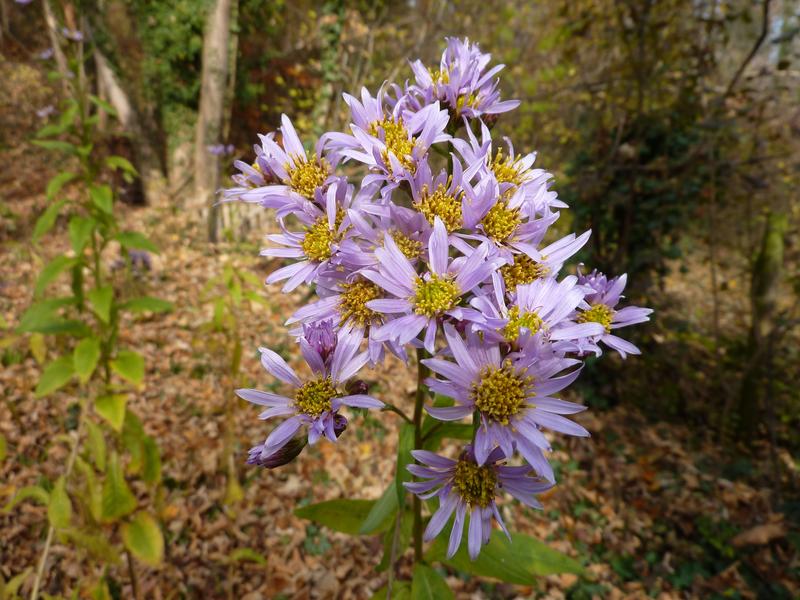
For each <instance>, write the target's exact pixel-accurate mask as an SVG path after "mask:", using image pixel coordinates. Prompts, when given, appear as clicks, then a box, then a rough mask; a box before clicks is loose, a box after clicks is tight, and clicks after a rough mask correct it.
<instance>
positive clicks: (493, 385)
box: [471, 361, 534, 425]
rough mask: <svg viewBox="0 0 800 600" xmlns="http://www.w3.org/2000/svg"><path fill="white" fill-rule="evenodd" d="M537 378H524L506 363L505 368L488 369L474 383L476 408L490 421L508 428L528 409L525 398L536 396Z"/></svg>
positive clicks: (491, 367) (488, 367)
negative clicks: (532, 386) (511, 422)
mask: <svg viewBox="0 0 800 600" xmlns="http://www.w3.org/2000/svg"><path fill="white" fill-rule="evenodd" d="M532 383H533V377H531V376H529V375H528V376H524V377H523V376H521V375H520V374H519V373H518V372H517V371H516V370H515V369H514V367H513V366H512V365H511V363H510V362H509V361H506V362H505V363H504V364H503V366H502V367H499V368H498V367H494V366H491V365H489V366H486V367H484V368H483V369H482V370H481V372H480V377H479V378H478V380H477V381H476V382H475V383H473V384H472V390H471V391H472V398H473V400H474V401H475V407H476V408H477V409H478V410H480V411H481V413H483V414H484V415H485V416H487V417H489V418H490V419H492V420H494V421H497V422H498V423H501V424H502V425H508V421H509V419H510V418H511V417H513V416H514V415H516V414H517V413H518V412H519V411H520V410H522V408H523V407H524V406H525V398H528V397H530V396H533V395H534V393H533V390H531V389H530V386H531V384H532Z"/></svg>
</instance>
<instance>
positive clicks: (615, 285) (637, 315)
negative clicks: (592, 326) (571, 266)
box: [575, 269, 653, 358]
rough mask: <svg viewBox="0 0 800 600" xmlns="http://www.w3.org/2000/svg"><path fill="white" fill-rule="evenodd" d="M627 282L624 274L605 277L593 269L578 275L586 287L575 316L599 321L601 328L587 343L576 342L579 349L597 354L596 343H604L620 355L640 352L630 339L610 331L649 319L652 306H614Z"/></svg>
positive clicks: (585, 320) (585, 321)
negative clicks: (624, 338)
mask: <svg viewBox="0 0 800 600" xmlns="http://www.w3.org/2000/svg"><path fill="white" fill-rule="evenodd" d="M627 281H628V276H627V275H625V274H623V275H620V276H619V277H614V278H612V279H608V278H606V276H605V275H603V274H602V273H600V272H598V271H597V270H596V269H595V270H594V271H592V272H591V273H589V274H588V275H580V276H579V277H578V283H579V284H580V285H582V286H585V288H586V289H587V292H588V293H587V294H586V296H585V298H584V301H583V302H581V304H580V306H579V309H580V310H579V311H578V313H577V315H576V316H575V318H576V320H577V321H578V322H579V323H599V324H600V325H601V326H602V327H603V329H604V331H603V332H602V333H601V334H599V335H595V336H592V337H590V338H589V339H588V340H587V344H583V345H582V344H579V348H580V350H582V351H585V350H587V349H588V350H590V351H594V352H595V353H596V354H598V355H599V354H601V350H600V348H599V346H598V345H597V344H598V342H603V343H604V344H606V345H607V346H608V347H609V348H612V349H614V350H616V351H617V352H619V354H620V356H621V357H622V358H625V357H626V356H627V355H628V354H641V351H640V350H639V349H638V348H637V347H636V346H634V345H633V344H631V343H630V342H629V341H627V340H623V339H622V338H621V337H617V336H616V335H612V334H611V331H612V330H613V329H619V328H620V327H627V326H628V325H635V324H637V323H644V322H645V321H649V320H650V316H649V315H650V314H651V313H652V312H653V309H652V308H641V307H639V306H626V307H625V308H621V309H619V310H616V309H615V307H616V306H617V304H619V301H620V299H621V298H622V297H623V296H622V292H623V290H624V289H625V284H626V283H627Z"/></svg>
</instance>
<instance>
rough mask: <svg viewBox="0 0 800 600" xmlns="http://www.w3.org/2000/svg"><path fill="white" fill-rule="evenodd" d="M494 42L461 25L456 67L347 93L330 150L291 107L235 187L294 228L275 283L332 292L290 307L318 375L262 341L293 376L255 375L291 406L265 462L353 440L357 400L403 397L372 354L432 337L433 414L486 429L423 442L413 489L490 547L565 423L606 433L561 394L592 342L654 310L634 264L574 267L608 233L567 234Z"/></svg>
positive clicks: (266, 395) (288, 230)
mask: <svg viewBox="0 0 800 600" xmlns="http://www.w3.org/2000/svg"><path fill="white" fill-rule="evenodd" d="M489 60H490V56H489V55H488V54H484V53H482V52H481V51H480V50H479V48H478V47H477V46H476V45H475V44H472V43H470V42H469V41H468V40H458V39H449V40H448V41H447V48H446V50H445V52H444V54H443V56H442V60H441V62H440V64H439V67H438V68H437V69H435V70H432V69H429V68H427V67H426V66H425V65H423V64H422V63H421V62H420V61H416V62H414V63H412V65H411V67H412V70H413V73H414V76H415V82H414V83H413V84H411V83H407V84H406V85H405V86H403V87H401V86H398V85H394V84H386V85H384V86H383V87H382V88H381V89H380V90H379V91H378V92H377V94H376V95H372V94H371V93H370V92H369V91H367V90H366V89H364V90H362V91H361V94H360V98H356V97H354V96H350V95H347V94H345V95H344V99H345V101H346V103H347V105H348V107H349V109H350V114H351V123H350V127H349V132H328V133H325V134H324V135H322V136H321V137H320V139H319V140H318V141H317V143H316V144H315V146H314V150H313V151H307V150H306V146H304V144H303V142H302V141H301V140H300V138H299V137H298V135H297V132H296V131H295V129H294V127H293V126H292V123H291V121H290V120H289V118H288V117H286V116H284V117H283V119H282V125H281V127H280V130H279V132H277V133H270V134H267V135H261V136H260V144H259V145H257V146H255V160H254V161H253V162H252V163H250V164H248V163H245V162H242V161H236V162H235V163H234V164H235V166H236V167H237V168H238V171H239V172H238V174H236V175H235V176H234V182H235V186H234V187H232V188H230V189H228V190H226V191H225V198H226V200H228V201H232V200H239V201H243V202H249V203H257V204H260V205H261V206H262V207H264V208H268V209H272V210H274V211H275V214H276V215H277V221H278V225H279V227H280V230H281V233H278V234H272V235H268V236H267V238H268V240H269V241H270V242H271V243H272V244H271V246H270V247H269V248H267V249H265V250H263V251H262V255H264V256H270V257H275V258H279V259H289V263H288V264H287V265H286V266H283V267H282V268H279V269H277V270H276V271H274V272H273V273H272V274H270V275H269V277H268V278H267V283H268V284H273V283H278V282H281V283H282V289H283V291H284V292H289V291H291V290H294V289H295V288H297V287H298V286H300V285H302V284H307V285H308V284H313V285H314V290H315V293H316V295H317V298H316V299H315V300H314V301H312V302H310V303H309V304H307V305H305V306H303V307H301V308H300V309H299V310H297V312H296V313H295V314H294V315H292V316H291V318H290V319H289V320H288V322H287V324H288V325H291V327H292V328H291V333H292V334H293V335H294V336H295V337H296V338H297V341H298V343H299V345H300V350H301V352H302V355H303V358H304V359H305V361H306V363H307V364H308V367H309V369H308V371H309V372H310V373H311V375H310V376H309V377H308V378H306V379H301V378H300V377H299V376H298V375H297V373H296V372H295V371H293V370H292V369H291V368H290V367H289V366H288V365H287V364H286V362H285V361H284V360H283V359H282V358H281V357H280V356H279V355H278V354H276V353H275V352H273V351H272V350H269V349H267V348H262V349H261V359H262V362H263V365H264V367H265V368H266V369H267V371H269V372H270V373H271V374H272V375H273V376H274V377H276V378H277V379H279V380H280V381H282V382H284V383H285V384H287V385H288V386H289V387H290V388H291V389H292V392H291V394H289V395H287V396H282V395H278V394H275V393H271V392H263V391H257V390H249V389H248V390H239V391H238V393H239V395H240V396H241V397H242V398H244V399H246V400H249V401H250V402H253V403H255V404H260V405H262V406H265V407H266V410H264V412H262V413H261V418H263V419H269V418H272V417H285V420H284V421H283V422H282V423H281V424H280V425H278V426H277V427H276V428H275V429H274V430H273V431H272V432H271V433H270V435H269V437H267V439H266V441H265V442H264V443H263V444H262V445H259V446H256V447H255V448H253V449H252V450H251V451H250V459H249V462H250V463H252V464H259V465H264V466H267V467H274V466H277V465H281V464H285V463H286V462H288V461H290V460H292V459H293V458H294V457H295V456H297V455H298V454H299V453H300V452H301V451H302V449H303V447H304V446H305V445H306V443H309V444H313V443H315V442H316V441H317V440H318V439H319V438H320V437H322V436H324V437H327V438H328V439H329V440H331V441H336V440H337V438H338V437H339V436H340V435H341V434H342V433H343V432H344V430H345V427H346V424H347V419H346V417H345V416H344V415H343V414H341V413H340V411H341V410H342V408H343V407H356V408H381V407H383V406H384V405H383V403H382V402H381V401H379V400H377V399H375V398H372V397H371V396H369V395H367V394H366V389H365V387H366V386H365V385H364V384H363V382H360V381H358V380H354V378H355V376H356V374H357V373H358V371H359V370H360V369H361V368H362V367H364V366H365V365H371V366H374V365H377V364H379V363H381V362H382V361H383V360H384V358H385V357H386V355H387V353H389V354H393V355H395V356H397V357H399V358H401V359H403V360H407V358H408V355H407V353H408V351H409V350H410V349H414V350H415V351H416V353H417V356H418V357H419V360H420V364H421V366H420V368H423V369H428V370H429V371H430V372H432V373H433V375H434V376H433V377H430V378H428V379H427V381H426V384H427V386H428V388H429V390H430V391H431V392H433V393H434V394H435V396H436V402H435V403H432V405H430V406H427V407H426V410H427V412H428V413H429V415H430V416H431V417H433V418H434V419H439V420H441V421H462V420H468V419H472V420H473V427H474V432H475V433H474V437H473V440H472V442H471V443H470V444H468V445H466V446H465V447H464V448H463V449H462V450H461V451H460V453H457V456H458V458H457V459H453V460H451V459H449V458H445V457H444V456H440V455H438V454H435V453H433V452H429V451H427V450H422V449H418V450H417V451H415V453H414V458H415V459H416V460H417V461H418V464H414V465H409V466H408V469H409V471H410V472H411V473H412V474H413V475H414V476H415V478H416V479H415V481H413V482H410V483H408V484H407V488H408V489H409V490H410V491H411V492H413V493H415V494H417V495H418V496H420V497H421V498H424V499H427V498H432V497H434V496H436V497H437V498H438V499H439V508H438V510H437V511H436V512H435V513H434V515H433V516H432V518H431V519H430V521H429V524H428V527H427V530H426V534H425V537H426V538H427V539H431V538H433V537H434V536H436V535H437V534H439V532H440V531H442V530H443V528H444V527H445V525H446V524H447V523H448V521H449V520H450V518H451V517H452V515H453V514H455V517H454V518H453V526H452V529H451V533H450V542H449V548H448V552H449V554H450V555H452V554H453V553H454V552H455V551H456V550H457V549H458V547H459V545H460V542H461V539H462V533H463V532H462V530H463V528H464V527H465V526H467V527H468V551H469V554H470V555H471V556H472V557H473V558H474V557H475V556H477V554H478V553H479V552H480V549H481V546H482V545H483V544H485V543H486V542H487V541H488V539H489V535H490V532H491V528H492V520H496V521H497V522H498V523H499V524H500V526H501V528H503V530H504V531H505V525H504V524H503V520H502V517H501V515H500V512H499V510H498V506H497V504H496V499H497V497H498V496H499V495H500V494H501V493H502V492H508V493H509V494H511V495H512V496H514V497H515V498H517V499H518V500H520V501H521V502H523V503H525V504H527V505H529V506H539V504H538V502H537V500H536V498H535V496H536V495H537V494H539V493H541V492H543V491H545V490H547V489H549V488H550V487H551V486H552V485H553V483H554V482H555V477H554V473H553V469H552V468H551V466H550V464H549V463H548V459H547V453H548V452H549V451H550V449H551V448H550V442H549V441H548V435H550V434H549V433H548V432H556V433H560V434H565V435H571V436H587V435H589V434H588V432H587V431H586V429H584V428H583V427H582V426H581V425H579V424H577V423H576V422H574V421H573V420H571V419H570V418H569V416H570V415H572V414H575V413H578V412H580V411H581V410H583V409H584V407H583V406H581V405H579V404H575V403H572V402H568V401H565V400H562V399H559V398H557V397H555V395H556V394H558V393H559V392H560V391H562V390H563V389H564V388H566V387H567V386H569V385H570V384H571V383H572V382H573V381H575V379H576V378H577V377H578V375H579V372H580V369H581V364H582V359H583V358H584V357H585V356H587V355H588V354H590V353H595V354H598V355H599V354H601V353H602V350H603V347H604V346H607V347H609V348H611V349H613V350H615V351H617V352H618V353H619V354H620V355H622V357H623V358H624V357H625V356H626V355H627V354H636V353H638V350H637V349H636V347H635V346H633V345H632V344H631V343H630V342H628V341H625V340H624V339H622V338H620V337H618V336H616V335H612V333H611V332H612V330H614V331H615V330H617V329H619V328H622V327H625V326H627V325H631V324H634V323H639V322H642V321H646V320H648V315H649V313H650V312H651V311H650V310H649V309H645V308H637V307H630V306H629V307H622V308H620V307H618V304H619V302H620V299H621V297H622V296H621V293H622V291H623V289H624V287H625V283H626V279H625V276H622V277H618V278H614V279H607V278H606V277H605V276H604V275H602V274H600V273H597V272H592V273H591V274H590V275H583V274H581V273H579V274H578V275H577V276H574V275H566V276H561V270H562V267H563V265H564V263H565V262H566V261H568V260H569V259H570V258H571V257H573V256H574V255H575V254H576V253H577V252H578V251H579V250H580V249H581V247H582V246H583V245H584V244H585V243H586V241H587V240H588V238H589V235H590V232H588V231H587V232H584V233H582V234H580V235H575V234H570V235H566V236H563V237H560V238H558V239H552V238H553V235H552V232H553V229H552V225H553V224H554V223H555V222H556V220H557V219H558V218H559V214H560V213H559V210H560V209H562V208H565V207H566V205H565V204H564V203H563V202H561V201H560V200H559V199H558V197H557V195H556V193H555V192H554V191H553V190H552V187H551V183H552V176H551V175H550V174H549V173H548V172H546V171H545V170H543V169H539V168H535V167H534V161H535V158H536V156H535V154H520V153H517V152H515V149H514V147H513V145H512V144H511V142H510V141H509V140H507V139H506V140H504V141H503V142H498V141H497V140H495V139H493V138H492V132H491V127H492V126H493V125H494V123H495V121H496V120H497V118H498V115H500V114H502V113H504V112H507V111H509V110H512V109H513V108H515V107H516V106H517V105H518V102H517V101H508V100H505V101H504V100H501V98H500V93H499V91H498V80H497V79H496V78H495V75H496V74H497V73H498V71H499V70H500V69H501V68H502V66H496V67H493V68H488V64H489ZM344 163H348V164H349V165H350V166H357V165H361V166H362V176H361V177H360V178H357V179H354V178H352V177H351V178H349V179H348V178H347V177H345V176H343V175H341V174H340V173H339V171H338V170H337V169H338V167H339V166H340V165H342V164H344ZM353 171H354V169H349V172H353ZM356 172H357V170H356ZM509 461H520V462H522V464H521V466H510V465H508V464H507V462H509ZM467 522H468V525H467Z"/></svg>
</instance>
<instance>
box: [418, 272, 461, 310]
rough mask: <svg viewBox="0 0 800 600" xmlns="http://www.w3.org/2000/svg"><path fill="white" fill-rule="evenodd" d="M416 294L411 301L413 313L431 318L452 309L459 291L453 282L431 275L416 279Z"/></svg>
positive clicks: (459, 293)
mask: <svg viewBox="0 0 800 600" xmlns="http://www.w3.org/2000/svg"><path fill="white" fill-rule="evenodd" d="M415 288H416V293H415V295H414V297H413V298H412V299H411V302H412V304H413V305H414V312H415V313H417V314H418V315H425V316H426V317H433V316H436V315H440V314H442V313H443V312H445V311H447V310H450V309H451V308H453V307H454V306H455V305H456V303H457V302H458V297H459V296H460V295H461V291H460V290H459V289H458V286H457V285H456V283H455V282H454V281H451V280H450V279H446V278H444V277H439V276H438V275H435V274H433V273H431V275H430V278H429V279H427V280H425V279H421V278H419V279H417V282H416V284H415Z"/></svg>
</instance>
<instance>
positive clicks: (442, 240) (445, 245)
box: [362, 216, 496, 352]
mask: <svg viewBox="0 0 800 600" xmlns="http://www.w3.org/2000/svg"><path fill="white" fill-rule="evenodd" d="M449 249H450V244H449V242H448V239H447V230H446V229H445V225H444V223H442V220H441V219H440V218H439V217H438V216H437V217H436V218H435V221H434V225H433V232H432V233H431V237H430V240H429V241H428V262H427V270H426V271H424V272H423V273H422V275H420V274H418V273H417V272H416V271H415V270H414V267H413V266H412V265H411V262H409V260H408V259H407V258H406V257H405V256H404V255H403V253H402V252H401V251H400V249H399V248H398V247H397V245H396V244H395V243H394V241H392V238H391V236H387V237H386V244H385V246H384V247H383V248H379V249H378V250H376V251H375V256H376V257H377V259H378V263H379V266H378V269H377V270H372V269H366V270H364V271H363V272H362V275H363V276H364V277H366V278H367V279H369V280H370V281H372V282H374V283H375V284H377V285H378V286H380V287H381V288H383V289H384V290H386V291H387V292H388V293H389V294H391V295H392V296H394V298H392V299H385V300H372V301H370V302H367V307H369V308H370V309H372V310H374V311H376V312H379V313H385V314H395V315H396V314H400V315H402V316H399V317H396V318H393V319H391V320H389V321H388V322H387V323H386V324H385V325H382V326H381V327H380V328H379V329H378V331H376V332H375V337H376V338H377V339H379V340H388V341H394V342H397V343H399V344H401V345H405V344H407V343H408V342H410V341H411V340H413V339H414V338H416V337H417V335H418V334H419V333H420V332H421V331H422V330H425V338H424V339H425V341H424V345H425V348H426V349H427V350H428V352H433V350H434V343H435V341H436V331H437V328H438V322H439V320H440V319H441V318H443V317H445V316H450V317H454V318H456V319H460V318H461V316H462V310H463V309H462V308H461V307H460V306H459V303H460V301H461V298H462V296H463V295H464V294H467V293H468V292H470V291H472V290H473V289H474V288H475V287H477V286H478V285H479V284H481V283H482V282H484V281H485V280H486V279H488V277H489V276H490V275H491V273H492V271H493V270H494V269H495V268H496V263H494V262H491V261H487V260H486V256H487V253H488V246H487V245H486V244H483V245H481V246H479V247H478V248H477V249H476V250H475V251H474V252H473V253H472V254H471V255H470V256H469V258H466V259H465V258H461V259H457V260H454V261H452V262H451V260H450V258H449V256H448V254H449Z"/></svg>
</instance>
